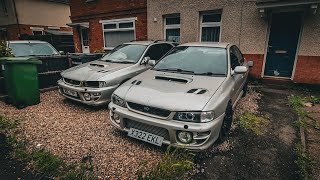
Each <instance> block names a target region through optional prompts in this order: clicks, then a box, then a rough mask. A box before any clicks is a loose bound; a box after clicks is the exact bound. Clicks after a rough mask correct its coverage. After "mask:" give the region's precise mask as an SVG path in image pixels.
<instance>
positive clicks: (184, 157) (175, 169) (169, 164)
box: [137, 147, 195, 180]
mask: <svg viewBox="0 0 320 180" xmlns="http://www.w3.org/2000/svg"><path fill="white" fill-rule="evenodd" d="M194 156H195V155H194V154H193V153H190V152H189V151H187V150H184V149H175V150H174V151H172V152H171V148H170V147H169V148H168V149H167V152H166V154H165V156H164V157H163V158H162V159H161V160H160V162H159V163H158V164H157V165H156V166H155V167H154V168H152V170H151V171H150V172H146V169H147V167H146V166H147V164H146V162H145V163H143V164H142V166H140V169H139V171H138V172H137V175H138V179H140V180H161V179H185V178H186V177H185V176H186V175H187V173H188V172H189V171H190V170H193V169H194V167H195V164H194V163H193V160H194Z"/></svg>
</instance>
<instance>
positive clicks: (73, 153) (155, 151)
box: [0, 90, 164, 179]
mask: <svg viewBox="0 0 320 180" xmlns="http://www.w3.org/2000/svg"><path fill="white" fill-rule="evenodd" d="M0 115H3V116H6V117H9V118H17V119H20V120H21V128H22V131H23V135H24V136H25V138H26V139H27V140H29V141H30V142H31V143H32V144H33V145H34V146H44V147H45V149H47V150H49V151H50V152H52V153H53V154H55V155H58V156H59V157H61V158H62V159H64V160H65V161H66V162H80V161H81V159H82V158H83V157H86V156H88V155H90V156H92V157H93V158H92V160H93V164H94V166H95V172H96V174H97V175H98V176H100V177H101V178H108V179H110V178H111V179H135V173H136V171H137V170H138V166H139V164H140V163H141V162H142V161H147V162H148V163H149V164H150V165H149V166H148V167H152V166H153V165H155V164H156V163H157V161H158V160H159V159H160V158H161V157H162V155H163V153H164V150H163V149H160V148H157V147H155V146H152V145H149V144H146V143H142V142H140V141H137V140H133V139H131V138H128V137H127V136H126V135H125V134H124V133H121V132H118V131H116V130H115V129H114V128H113V127H112V126H111V124H110V123H109V122H108V108H107V107H102V108H92V107H88V106H85V105H82V104H78V103H74V102H71V101H69V100H66V99H64V98H63V97H61V96H60V95H59V94H58V92H57V91H56V90H55V91H50V92H46V93H42V94H41V103H40V104H38V105H36V106H30V107H27V108H25V109H23V110H17V109H16V108H14V107H12V106H8V105H6V104H4V103H3V102H0Z"/></svg>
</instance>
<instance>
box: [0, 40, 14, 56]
mask: <svg viewBox="0 0 320 180" xmlns="http://www.w3.org/2000/svg"><path fill="white" fill-rule="evenodd" d="M12 56H13V54H12V51H11V49H10V48H8V47H7V45H6V42H5V41H0V57H12Z"/></svg>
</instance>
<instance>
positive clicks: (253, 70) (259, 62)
mask: <svg viewBox="0 0 320 180" xmlns="http://www.w3.org/2000/svg"><path fill="white" fill-rule="evenodd" d="M244 57H245V59H246V60H247V61H253V67H250V76H251V77H253V78H256V79H260V78H261V72H262V67H263V59H264V55H263V54H244Z"/></svg>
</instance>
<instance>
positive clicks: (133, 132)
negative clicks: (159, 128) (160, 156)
mask: <svg viewBox="0 0 320 180" xmlns="http://www.w3.org/2000/svg"><path fill="white" fill-rule="evenodd" d="M128 136H130V137H133V138H136V139H139V140H142V141H144V142H148V143H151V144H154V145H157V146H161V145H162V141H163V137H161V136H157V135H154V134H151V133H148V132H144V131H141V130H138V129H134V128H130V130H129V132H128Z"/></svg>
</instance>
